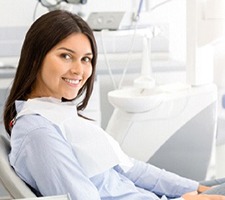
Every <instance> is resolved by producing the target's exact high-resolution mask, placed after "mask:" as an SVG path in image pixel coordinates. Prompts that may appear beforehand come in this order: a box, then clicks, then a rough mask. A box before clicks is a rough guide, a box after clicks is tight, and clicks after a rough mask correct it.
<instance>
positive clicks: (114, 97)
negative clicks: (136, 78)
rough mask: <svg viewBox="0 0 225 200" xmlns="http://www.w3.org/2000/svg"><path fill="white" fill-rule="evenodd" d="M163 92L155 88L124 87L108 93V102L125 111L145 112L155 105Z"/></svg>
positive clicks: (161, 98) (160, 100)
mask: <svg viewBox="0 0 225 200" xmlns="http://www.w3.org/2000/svg"><path fill="white" fill-rule="evenodd" d="M164 95H165V93H163V92H162V91H160V90H157V89H140V88H126V89H119V90H113V91H111V92H109V93H108V99H109V102H110V103H111V104H112V105H113V106H114V107H115V108H118V109H120V110H123V111H125V112H133V113H138V112H146V111H149V110H151V109H153V108H155V107H157V106H158V105H159V104H160V103H161V102H162V100H163V99H164V98H163V97H164Z"/></svg>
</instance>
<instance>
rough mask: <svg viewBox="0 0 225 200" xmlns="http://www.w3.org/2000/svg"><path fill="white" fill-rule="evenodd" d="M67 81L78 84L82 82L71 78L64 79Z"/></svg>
mask: <svg viewBox="0 0 225 200" xmlns="http://www.w3.org/2000/svg"><path fill="white" fill-rule="evenodd" d="M64 80H65V81H66V82H68V83H71V84H78V83H79V82H80V80H71V79H67V78H65V79H64Z"/></svg>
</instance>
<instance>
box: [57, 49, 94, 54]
mask: <svg viewBox="0 0 225 200" xmlns="http://www.w3.org/2000/svg"><path fill="white" fill-rule="evenodd" d="M58 50H66V51H69V52H71V53H73V54H75V53H76V52H75V51H73V50H72V49H68V48H66V47H60V48H58ZM85 55H93V53H91V52H90V53H86V54H85Z"/></svg>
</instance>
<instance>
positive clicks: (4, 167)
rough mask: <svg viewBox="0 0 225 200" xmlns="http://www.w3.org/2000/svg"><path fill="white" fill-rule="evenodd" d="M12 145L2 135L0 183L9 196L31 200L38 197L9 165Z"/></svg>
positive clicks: (0, 137) (0, 139) (0, 135)
mask: <svg viewBox="0 0 225 200" xmlns="http://www.w3.org/2000/svg"><path fill="white" fill-rule="evenodd" d="M9 151H10V143H9V140H8V139H7V137H6V136H5V135H4V134H2V133H1V134H0V181H1V184H2V185H3V187H4V188H5V189H6V190H7V192H8V193H9V195H10V196H11V197H12V198H13V199H16V198H31V197H36V195H35V194H34V193H33V192H32V191H31V190H30V188H29V187H28V186H27V185H26V184H25V183H24V182H23V181H22V180H21V179H20V178H19V177H18V176H17V174H16V173H15V171H14V170H13V168H12V167H11V166H10V164H9V160H8V154H9Z"/></svg>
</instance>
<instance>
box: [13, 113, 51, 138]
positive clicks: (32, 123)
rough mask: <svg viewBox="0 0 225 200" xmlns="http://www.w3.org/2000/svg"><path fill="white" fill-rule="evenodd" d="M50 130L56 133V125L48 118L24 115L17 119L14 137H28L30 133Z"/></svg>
mask: <svg viewBox="0 0 225 200" xmlns="http://www.w3.org/2000/svg"><path fill="white" fill-rule="evenodd" d="M50 129H51V130H54V131H55V127H54V125H53V124H52V123H51V122H50V121H49V120H47V119H46V118H44V117H42V116H40V115H37V114H31V115H24V116H21V117H19V118H18V119H16V121H15V124H14V126H13V129H12V135H13V134H14V133H15V134H17V135H19V134H20V135H27V134H28V133H32V132H37V131H38V132H41V131H40V130H50Z"/></svg>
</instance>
